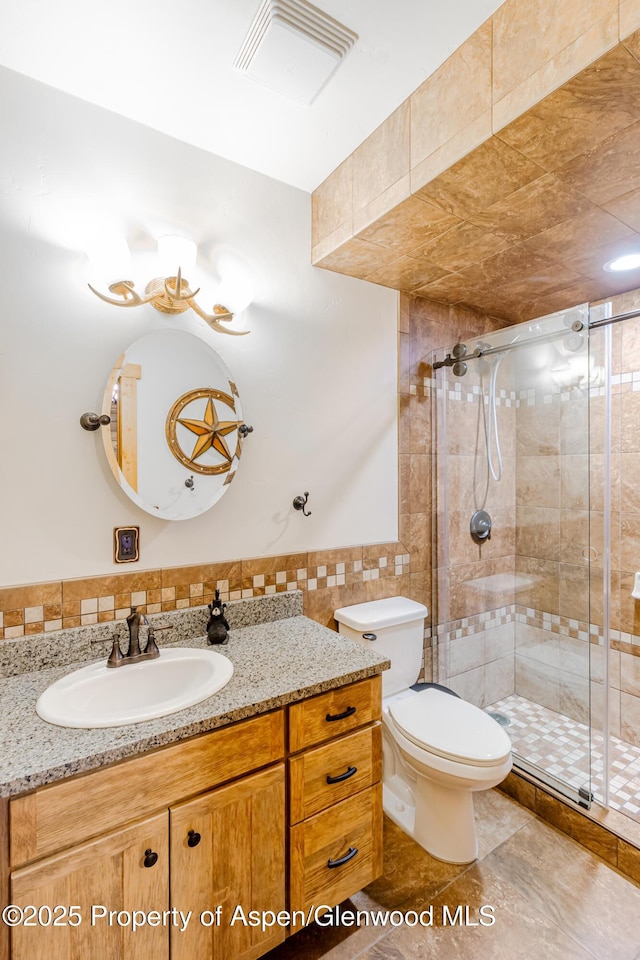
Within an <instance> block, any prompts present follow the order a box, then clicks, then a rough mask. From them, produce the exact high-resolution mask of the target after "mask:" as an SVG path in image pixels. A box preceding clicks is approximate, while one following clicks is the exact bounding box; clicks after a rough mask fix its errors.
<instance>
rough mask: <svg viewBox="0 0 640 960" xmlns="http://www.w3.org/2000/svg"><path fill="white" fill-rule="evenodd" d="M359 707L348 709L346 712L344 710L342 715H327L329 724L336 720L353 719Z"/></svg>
mask: <svg viewBox="0 0 640 960" xmlns="http://www.w3.org/2000/svg"><path fill="white" fill-rule="evenodd" d="M356 709H357V707H347V709H346V710H343V712H342V713H328V714H327V723H333V721H334V720H346V719H347V717H352V716H353V715H354V713H355V712H356Z"/></svg>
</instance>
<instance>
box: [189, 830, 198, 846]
mask: <svg viewBox="0 0 640 960" xmlns="http://www.w3.org/2000/svg"><path fill="white" fill-rule="evenodd" d="M200 840H201V837H200V834H199V833H196V831H195V830H189V833H188V834H187V846H189V847H197V846H198V844H199V843H200Z"/></svg>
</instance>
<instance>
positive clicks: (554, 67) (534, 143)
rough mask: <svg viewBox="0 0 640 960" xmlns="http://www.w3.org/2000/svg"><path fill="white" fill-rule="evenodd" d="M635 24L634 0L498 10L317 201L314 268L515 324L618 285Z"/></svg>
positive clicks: (636, 93) (639, 224)
mask: <svg viewBox="0 0 640 960" xmlns="http://www.w3.org/2000/svg"><path fill="white" fill-rule="evenodd" d="M639 28H640V0H567V2H565V3H562V4H559V3H558V2H557V0H532V2H531V3H523V2H522V0H505V2H504V3H503V4H502V5H501V6H500V7H499V8H498V9H497V10H496V11H495V13H494V14H493V16H492V17H491V18H489V19H488V20H487V21H486V22H485V23H483V24H482V25H481V26H480V27H479V28H478V29H477V30H476V31H475V32H474V33H473V34H472V35H471V36H470V37H469V38H468V39H467V40H465V42H464V43H463V44H461V46H460V47H459V48H458V49H457V50H455V51H454V52H453V53H452V54H451V55H450V56H449V57H448V59H447V60H446V61H445V62H444V63H443V64H442V65H441V66H440V67H439V68H438V69H437V70H436V71H435V72H434V73H433V74H432V75H431V76H429V77H428V78H427V79H426V80H425V81H424V82H423V83H422V84H421V85H420V86H419V87H418V88H417V89H416V90H415V91H414V92H413V93H412V94H411V96H410V97H409V98H408V99H407V100H406V101H405V102H404V103H403V104H401V105H400V106H399V107H398V108H397V110H396V111H394V113H392V114H391V116H390V117H389V118H388V119H387V120H386V121H385V122H384V123H383V124H382V125H381V126H380V127H379V128H378V129H377V130H376V131H374V133H372V134H371V136H369V137H368V138H367V139H366V140H365V141H364V142H363V143H362V144H361V145H360V146H359V147H358V148H357V149H356V150H355V151H354V152H353V153H352V154H351V156H349V157H348V158H347V159H346V160H345V161H344V162H343V163H342V164H341V165H340V166H339V167H338V168H337V170H335V171H334V172H333V173H332V174H331V175H330V176H329V177H328V178H327V180H326V181H325V182H324V183H322V184H321V185H320V186H319V187H318V189H317V190H316V191H315V192H314V195H313V213H314V217H313V251H312V258H313V262H314V263H315V264H316V265H318V266H323V267H326V268H327V269H330V270H335V271H337V272H340V273H346V274H348V275H350V276H356V277H360V278H362V279H366V280H370V281H372V282H374V283H380V284H383V285H385V286H390V287H393V288H394V289H397V290H403V291H406V292H407V293H411V294H414V295H417V296H422V297H427V298H430V299H433V300H438V301H446V302H447V303H458V304H464V305H466V306H472V307H474V308H475V309H476V310H479V311H482V312H484V313H489V314H492V315H493V316H499V317H502V318H504V319H507V318H509V319H511V321H512V322H517V321H519V320H525V319H528V318H532V317H539V316H544V315H546V314H548V313H552V312H553V311H555V310H559V309H561V308H563V307H566V306H568V305H571V304H573V303H580V302H582V301H585V300H590V299H591V300H593V299H595V298H599V297H604V296H607V295H609V294H610V293H613V292H615V291H617V290H621V289H624V287H625V285H626V281H625V279H624V278H622V277H619V278H617V279H616V278H615V277H614V276H613V275H609V276H608V277H606V276H604V275H603V273H602V264H603V263H604V262H606V261H607V260H609V259H611V258H613V257H614V256H616V255H620V254H621V253H623V252H626V250H627V249H628V248H629V246H630V245H631V246H637V243H638V236H639V230H640V214H639V210H640V174H639V172H638V165H637V163H636V162H635V157H636V155H637V152H638V145H639V144H640V66H639V60H640V30H639ZM434 104H436V105H437V109H434Z"/></svg>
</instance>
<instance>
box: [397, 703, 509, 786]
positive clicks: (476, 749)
mask: <svg viewBox="0 0 640 960" xmlns="http://www.w3.org/2000/svg"><path fill="white" fill-rule="evenodd" d="M387 709H388V711H389V716H390V718H391V720H392V721H393V724H394V725H395V726H396V727H397V728H398V730H399V732H400V733H401V734H402V735H403V736H405V737H406V738H407V740H410V741H411V742H412V743H413V744H415V745H416V746H417V747H421V748H422V749H424V750H426V751H428V752H429V753H433V754H435V755H436V756H439V757H443V758H446V759H451V760H455V761H458V762H459V763H464V764H469V765H470V766H475V767H493V766H495V765H496V764H500V763H503V762H504V761H505V760H506V759H507V758H508V757H509V755H510V754H511V740H510V739H509V737H508V735H507V734H506V733H505V731H504V730H503V729H502V727H500V726H499V725H498V724H497V723H496V722H495V720H493V719H492V718H491V717H490V716H488V715H487V714H486V713H484V712H483V711H482V710H480V709H479V707H475V706H474V705H473V704H471V703H467V702H466V701H465V700H460V699H458V698H457V697H452V696H451V695H450V694H448V693H443V692H442V691H440V690H434V689H430V690H421V691H420V692H418V693H412V695H410V696H404V697H400V698H398V699H395V698H394V699H393V700H391V701H390V702H389V703H388V705H387Z"/></svg>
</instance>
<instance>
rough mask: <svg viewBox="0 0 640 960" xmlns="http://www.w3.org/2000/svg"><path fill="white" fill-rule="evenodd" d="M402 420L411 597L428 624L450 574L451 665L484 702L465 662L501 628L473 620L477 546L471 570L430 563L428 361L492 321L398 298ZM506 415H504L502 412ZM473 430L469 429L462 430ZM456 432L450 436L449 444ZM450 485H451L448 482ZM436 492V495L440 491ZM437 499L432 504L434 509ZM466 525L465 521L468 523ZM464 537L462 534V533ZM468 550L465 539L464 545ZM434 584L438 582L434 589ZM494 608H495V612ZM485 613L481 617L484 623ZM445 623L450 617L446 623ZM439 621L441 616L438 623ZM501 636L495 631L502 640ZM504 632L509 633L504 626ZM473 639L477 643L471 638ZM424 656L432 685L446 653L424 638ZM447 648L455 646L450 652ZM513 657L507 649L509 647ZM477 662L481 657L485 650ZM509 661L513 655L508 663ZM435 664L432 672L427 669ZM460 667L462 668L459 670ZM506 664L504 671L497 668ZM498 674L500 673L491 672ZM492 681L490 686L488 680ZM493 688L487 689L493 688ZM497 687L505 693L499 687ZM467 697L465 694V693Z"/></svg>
mask: <svg viewBox="0 0 640 960" xmlns="http://www.w3.org/2000/svg"><path fill="white" fill-rule="evenodd" d="M400 304H401V309H400V347H399V352H400V421H399V470H400V483H399V488H400V539H401V540H402V542H403V543H405V544H406V545H407V547H408V548H409V551H410V554H411V571H412V572H411V579H412V585H413V588H414V591H415V592H414V594H412V595H413V596H414V598H415V599H418V600H422V601H423V602H424V603H426V604H427V606H428V607H429V610H430V617H429V624H430V623H431V610H432V607H433V606H434V605H435V604H436V602H437V601H436V600H435V599H434V591H433V587H434V586H436V585H437V581H438V579H439V578H440V577H446V579H447V584H446V589H445V590H438V593H439V594H440V599H443V598H446V597H448V596H449V576H451V581H452V585H453V587H452V595H453V596H454V597H455V598H456V599H455V602H456V605H457V606H456V611H457V613H456V616H457V617H459V618H463V617H464V618H467V619H469V622H468V623H464V624H462V623H461V624H460V625H456V626H455V630H460V631H461V633H460V635H459V636H457V637H454V638H453V639H454V640H455V641H458V640H462V639H467V640H468V645H467V647H464V645H463V644H462V643H456V645H455V655H456V656H457V655H458V654H459V659H457V660H456V665H458V664H460V672H461V674H465V675H466V674H469V675H468V676H465V677H464V678H463V680H462V681H461V683H462V682H464V683H466V686H465V687H464V689H465V691H466V690H467V688H468V689H469V691H470V694H471V695H470V696H469V699H470V700H473V701H474V702H475V700H476V692H477V691H476V685H477V684H481V685H482V699H484V679H485V673H484V666H485V661H484V659H482V660H481V662H480V663H479V668H480V671H481V672H482V676H480V672H476V673H472V672H471V671H472V670H477V667H476V666H475V665H474V666H472V667H469V666H467V664H468V662H469V660H468V658H469V657H471V656H472V653H471V648H472V647H473V646H474V645H475V646H476V647H477V646H478V644H480V643H481V642H482V643H484V639H483V640H482V641H481V640H480V639H479V638H478V634H480V633H481V632H483V631H484V630H485V629H486V630H488V631H492V630H493V629H494V627H495V626H498V627H502V626H504V624H493V623H488V622H485V620H484V619H483V620H481V619H480V617H476V616H474V615H475V614H476V612H477V613H478V614H482V615H483V616H484V615H485V607H484V606H482V605H476V606H474V604H473V602H472V598H470V597H469V596H468V595H467V594H466V593H465V586H464V585H465V583H466V581H469V580H471V579H473V576H474V575H478V574H477V572H476V570H475V568H474V567H473V562H474V561H475V562H477V561H478V556H479V555H478V548H476V549H475V552H474V553H471V554H469V557H468V559H469V561H470V564H469V563H467V562H464V560H465V556H464V553H463V552H462V553H460V558H461V560H463V562H460V563H457V564H455V565H454V566H452V567H451V569H449V567H448V566H446V565H444V564H443V558H442V557H440V558H437V557H436V558H435V560H436V563H435V565H434V562H433V561H434V557H433V555H432V554H433V545H434V542H435V534H436V530H435V525H434V518H433V510H434V505H435V506H436V508H437V509H443V508H442V507H441V500H440V498H439V496H438V493H439V492H438V491H437V490H436V491H435V495H434V490H433V477H434V475H435V474H434V469H435V456H436V446H435V445H434V443H433V440H432V411H433V400H434V396H433V389H434V380H433V371H432V368H431V360H432V355H433V352H434V351H438V352H439V353H440V352H444V350H445V349H450V348H451V346H452V344H453V343H455V342H456V341H457V340H459V341H464V340H468V339H472V338H474V337H479V336H482V335H483V334H486V333H488V332H490V331H492V330H495V329H498V328H500V327H501V326H503V324H502V323H501V321H499V320H496V319H495V318H493V317H486V316H483V315H481V314H479V313H476V312H475V311H473V310H469V309H466V308H462V307H449V306H448V305H446V304H442V303H436V302H434V301H430V300H426V299H424V298H420V297H408V296H405V295H401V297H400ZM451 406H452V408H453V410H454V416H455V414H456V412H457V411H458V408H459V407H460V404H459V403H457V402H454V401H452V404H451ZM506 409H507V408H506V407H505V410H504V411H502V413H504V412H506ZM468 432H469V433H471V432H472V426H471V425H470V426H469V428H468ZM453 434H454V431H453V430H452V431H451V432H450V436H451V437H452V442H453V439H454V436H453ZM467 455H468V451H462V448H461V453H460V455H459V458H458V459H455V458H456V456H457V455H456V454H455V453H453V452H452V462H453V461H454V460H455V463H456V465H457V466H459V467H460V470H459V471H458V474H457V476H459V482H460V483H463V482H464V478H463V473H464V469H463V460H465V458H466V457H467ZM452 482H453V480H452ZM440 492H441V491H440ZM434 501H435V504H434ZM459 523H461V521H460V520H459V519H458V518H455V519H453V520H452V524H453V529H454V530H455V528H456V524H459ZM467 523H468V520H467ZM467 539H469V537H468V533H467ZM456 544H457V546H456V549H457V548H458V546H459V548H460V551H463V547H462V539H460V541H457V540H456ZM469 544H471V540H470V539H469ZM501 549H502V547H501V544H500V542H499V540H496V541H495V542H494V543H493V544H492V550H493V551H494V552H493V553H492V555H491V559H487V561H486V567H487V570H490V569H492V568H495V570H500V569H502V566H501V563H502V560H501V558H500V557H499V556H498V554H499V553H500V551H501ZM510 563H511V568H512V567H513V558H511V561H510ZM432 578H433V579H435V581H436V583H435V584H434V583H432ZM499 606H500V603H496V607H499ZM488 616H489V615H488V614H487V618H488ZM448 619H450V618H449V617H448V615H447V616H446V617H445V620H448ZM440 620H441V622H442V617H441V618H440ZM504 632H505V631H501V632H500V635H501V636H502V635H503V634H504ZM506 633H507V634H508V633H509V627H508V626H507V631H506ZM469 638H475V639H469ZM425 642H426V644H427V651H428V653H429V652H431V656H429V655H427V656H426V658H425V668H426V676H427V678H429V677H430V676H433V677H434V679H437V678H438V675H439V664H438V661H439V656H441V655H445V647H444V645H443V648H442V651H441V652H440V653H439V651H438V648H437V647H434V648H432V650H431V651H429V643H430V640H429V637H427V639H426V641H425ZM505 643H506V644H507V645H508V643H509V641H508V638H507V640H506V641H505V640H504V638H502V639H501V640H500V641H499V640H498V635H497V634H495V633H492V634H491V637H490V638H489V640H488V641H487V643H486V645H485V646H484V647H483V651H484V650H485V649H486V651H488V654H486V655H488V656H489V658H490V660H489V662H493V661H494V660H500V659H502V658H503V653H504V651H505V650H506V649H507V647H506V646H505ZM452 649H453V648H452ZM510 652H511V655H512V654H513V644H511V647H510ZM481 656H482V657H484V656H485V653H484V652H483V653H482V655H481ZM511 659H512V660H513V656H512V657H511ZM432 664H433V673H431V671H430V667H431V665H432ZM464 666H466V667H467V668H466V669H463V667H464ZM503 666H504V665H503ZM495 669H496V670H497V669H502V667H501V668H495ZM491 673H492V668H489V670H488V671H487V675H489V676H490V677H491ZM490 682H491V681H490ZM492 689H493V688H492ZM496 689H498V690H501V689H503V687H502V686H497V687H496ZM463 695H466V692H465V693H463Z"/></svg>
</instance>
